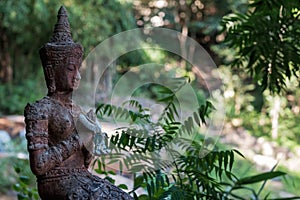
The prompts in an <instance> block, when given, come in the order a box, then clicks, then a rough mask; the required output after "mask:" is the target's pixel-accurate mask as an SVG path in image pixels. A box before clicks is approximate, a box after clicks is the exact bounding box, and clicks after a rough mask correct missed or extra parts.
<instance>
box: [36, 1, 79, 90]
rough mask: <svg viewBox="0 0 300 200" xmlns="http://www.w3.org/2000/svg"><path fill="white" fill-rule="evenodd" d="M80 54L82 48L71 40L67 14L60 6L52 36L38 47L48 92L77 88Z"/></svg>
mask: <svg viewBox="0 0 300 200" xmlns="http://www.w3.org/2000/svg"><path fill="white" fill-rule="evenodd" d="M82 56H83V48H82V46H81V45H80V44H79V43H74V42H73V40H72V37H71V31H70V25H69V21H68V15H67V12H66V9H65V8H64V7H63V6H62V7H61V8H60V9H59V11H58V15H57V23H56V25H55V27H54V31H53V36H52V38H51V39H50V41H49V42H48V43H46V44H45V45H44V46H43V47H42V48H41V49H40V57H41V61H42V64H43V69H44V74H45V79H46V84H47V88H48V94H53V93H54V92H56V91H58V92H71V91H73V90H74V89H77V87H78V85H79V81H80V73H79V68H80V66H81V62H82Z"/></svg>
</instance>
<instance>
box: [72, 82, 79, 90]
mask: <svg viewBox="0 0 300 200" xmlns="http://www.w3.org/2000/svg"><path fill="white" fill-rule="evenodd" d="M79 83H80V81H73V87H74V89H77V88H78V87H79Z"/></svg>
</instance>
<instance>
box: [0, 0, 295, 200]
mask: <svg viewBox="0 0 300 200" xmlns="http://www.w3.org/2000/svg"><path fill="white" fill-rule="evenodd" d="M61 5H64V6H65V7H66V8H67V10H68V14H69V20H70V25H71V28H72V30H73V31H72V34H73V40H74V41H76V42H77V41H78V42H80V43H81V44H82V45H83V47H84V49H85V56H86V55H87V54H88V53H89V52H90V51H91V50H92V49H93V48H95V47H96V46H97V45H98V44H99V43H101V42H102V41H104V40H105V39H107V38H109V37H111V36H113V35H115V34H117V33H120V32H122V31H126V30H131V29H133V28H145V27H162V28H167V29H171V30H175V31H178V32H181V33H182V34H183V35H184V36H189V37H191V38H193V39H194V40H196V41H197V42H198V43H199V44H201V45H202V46H203V47H204V49H205V50H206V51H207V52H208V53H209V55H210V56H211V58H212V59H213V61H214V62H215V63H216V65H217V67H218V71H219V75H220V76H221V78H222V82H223V83H222V93H220V94H219V95H220V96H222V99H224V102H225V108H226V121H225V125H224V129H223V133H222V135H221V138H220V141H219V142H220V143H222V144H224V145H232V146H233V147H234V148H236V149H238V150H239V151H240V152H241V153H242V154H244V155H245V157H246V159H236V160H235V165H236V168H235V169H234V173H235V174H237V175H239V176H244V177H245V176H248V175H251V174H253V173H256V172H261V171H267V170H271V169H272V167H274V166H275V165H276V164H277V163H278V166H277V168H279V169H280V170H281V171H284V172H287V175H286V176H285V179H284V180H274V181H272V182H271V183H270V184H269V185H267V187H266V190H267V191H269V192H270V193H271V194H272V195H273V196H274V197H287V196H293V195H300V192H299V187H300V170H299V166H300V123H299V122H300V90H299V76H298V75H299V66H300V59H299V58H300V40H299V38H300V23H299V16H300V3H299V2H298V1H297V0H289V1H284V0H278V1H275V0H262V1H260V0H253V1H248V0H186V1H184V0H119V1H118V0H85V1H81V0H61V1H58V0H22V1H18V0H1V1H0V82H1V84H0V117H1V119H6V118H7V116H15V115H22V114H23V109H24V107H25V105H26V104H27V102H33V101H35V100H37V99H40V98H42V97H43V96H45V94H46V93H47V90H46V86H45V83H44V77H43V71H42V67H41V62H40V59H39V55H38V50H39V48H40V47H41V45H43V44H44V43H45V42H47V41H48V40H49V38H50V36H51V35H52V31H53V25H54V24H55V22H56V14H57V10H58V9H59V7H60V6H61ZM166 58H167V59H166ZM160 59H161V60H167V61H168V63H169V65H168V66H172V67H171V68H172V70H174V71H175V72H176V73H179V74H180V75H181V76H188V77H190V78H191V79H192V81H194V83H193V84H194V85H195V87H196V88H197V87H201V84H202V83H201V77H199V74H197V71H195V70H193V67H192V66H190V65H188V64H186V63H184V62H183V61H182V58H179V57H178V56H176V55H173V54H168V53H167V52H162V51H157V52H151V51H150V52H147V51H135V52H131V53H129V54H128V55H124V56H122V57H121V58H120V59H119V60H118V62H117V63H116V65H117V70H116V71H115V72H113V73H111V74H108V75H107V76H113V77H110V78H109V79H108V80H111V81H114V80H117V78H114V77H120V76H122V74H124V73H125V72H126V71H128V70H129V69H130V68H132V67H136V66H138V65H140V64H143V63H149V62H151V61H152V62H156V61H157V62H159V60H160ZM166 65H167V63H166ZM166 71H167V70H166ZM160 73H164V72H163V71H161V72H160ZM106 90H107V92H109V90H111V86H110V85H109V84H108V86H106ZM138 92H139V93H143V92H144V93H147V94H142V95H146V96H155V95H157V94H156V91H155V90H154V89H153V88H152V89H151V88H148V90H147V91H146V90H140V91H138ZM205 96H206V95H205V92H204V94H201V95H200V97H199V98H202V99H205ZM220 98H221V97H220ZM100 100H101V99H100ZM2 121H3V120H2ZM2 121H0V122H2ZM0 125H1V124H0ZM1 126H2V127H5V126H4V125H3V124H2V125H1ZM6 131H8V132H9V130H6ZM1 134H2V133H1ZM10 137H11V138H14V139H11V138H10V139H11V140H9V139H8V140H5V139H3V138H4V137H3V138H2V140H0V152H2V153H4V152H5V153H6V154H5V155H9V156H1V157H0V170H1V171H0V179H1V181H0V192H1V193H2V194H5V193H7V191H9V190H12V185H14V184H16V183H17V182H18V179H20V177H18V175H17V172H19V171H20V169H22V168H23V169H22V170H23V173H25V174H27V175H28V176H29V177H31V175H30V172H29V169H25V168H24V167H23V166H24V165H25V166H26V165H28V164H27V161H26V160H22V159H19V158H18V156H16V155H17V153H22V152H23V153H26V142H25V141H24V138H23V137H16V136H10ZM0 139H1V138H0ZM8 141H9V142H8ZM7 153H9V154H7ZM1 155H2V154H1ZM3 155H4V154H3ZM19 157H20V156H19ZM12 163H15V164H14V165H13V166H14V167H15V169H14V168H13V167H12ZM21 178H22V177H21ZM20 187H22V186H20V185H19V186H18V187H15V188H14V190H20ZM255 187H256V186H255ZM23 189H24V188H23ZM266 193H267V192H266ZM0 199H1V196H0Z"/></svg>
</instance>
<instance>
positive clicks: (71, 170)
mask: <svg viewBox="0 0 300 200" xmlns="http://www.w3.org/2000/svg"><path fill="white" fill-rule="evenodd" d="M57 17H58V20H57V24H56V25H55V29H54V33H53V36H52V38H51V40H50V42H48V43H46V44H45V45H44V46H43V47H42V48H41V50H40V56H41V60H42V64H43V69H44V74H45V79H46V84H47V87H48V95H47V96H46V97H44V98H43V99H41V100H39V101H36V102H35V103H32V104H28V105H27V106H26V108H25V111H24V116H25V123H26V138H27V141H28V151H29V156H30V166H31V170H32V172H33V173H34V174H35V175H36V177H37V182H38V192H39V195H40V197H41V199H43V200H47V199H49V200H50V199H51V200H53V199H56V200H60V199H99V200H100V199H133V198H132V197H131V196H130V195H128V194H127V193H125V192H124V191H122V190H121V189H119V188H118V187H116V186H114V185H112V184H111V183H109V182H107V181H105V180H102V179H101V178H99V177H97V176H95V175H92V174H91V173H90V172H89V171H88V166H89V164H90V162H91V159H92V152H91V151H92V150H91V148H87V147H86V144H88V143H90V141H83V140H81V139H80V137H79V134H78V130H77V128H76V124H77V122H78V121H80V119H82V118H83V119H89V120H88V121H89V124H87V126H86V128H87V129H89V130H91V131H93V132H96V131H100V130H99V127H98V126H97V123H96V121H95V119H94V120H92V119H91V117H90V116H88V114H86V113H84V112H83V111H82V109H81V108H80V107H79V106H78V105H76V104H75V103H74V102H73V101H72V98H71V97H72V92H73V91H74V90H75V89H77V88H78V85H79V82H80V78H81V77H80V73H79V68H80V65H81V61H82V55H83V48H82V46H81V45H80V44H78V43H74V42H73V40H72V38H71V32H70V26H69V22H68V17H67V13H66V10H65V8H64V7H61V8H60V10H59V12H58V16H57ZM83 121H84V120H83ZM83 124H84V123H83ZM87 138H89V137H87ZM90 138H93V137H90Z"/></svg>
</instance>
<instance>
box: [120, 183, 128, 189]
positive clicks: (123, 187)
mask: <svg viewBox="0 0 300 200" xmlns="http://www.w3.org/2000/svg"><path fill="white" fill-rule="evenodd" d="M118 187H119V188H121V189H124V190H128V187H127V185H125V184H120V185H118Z"/></svg>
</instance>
